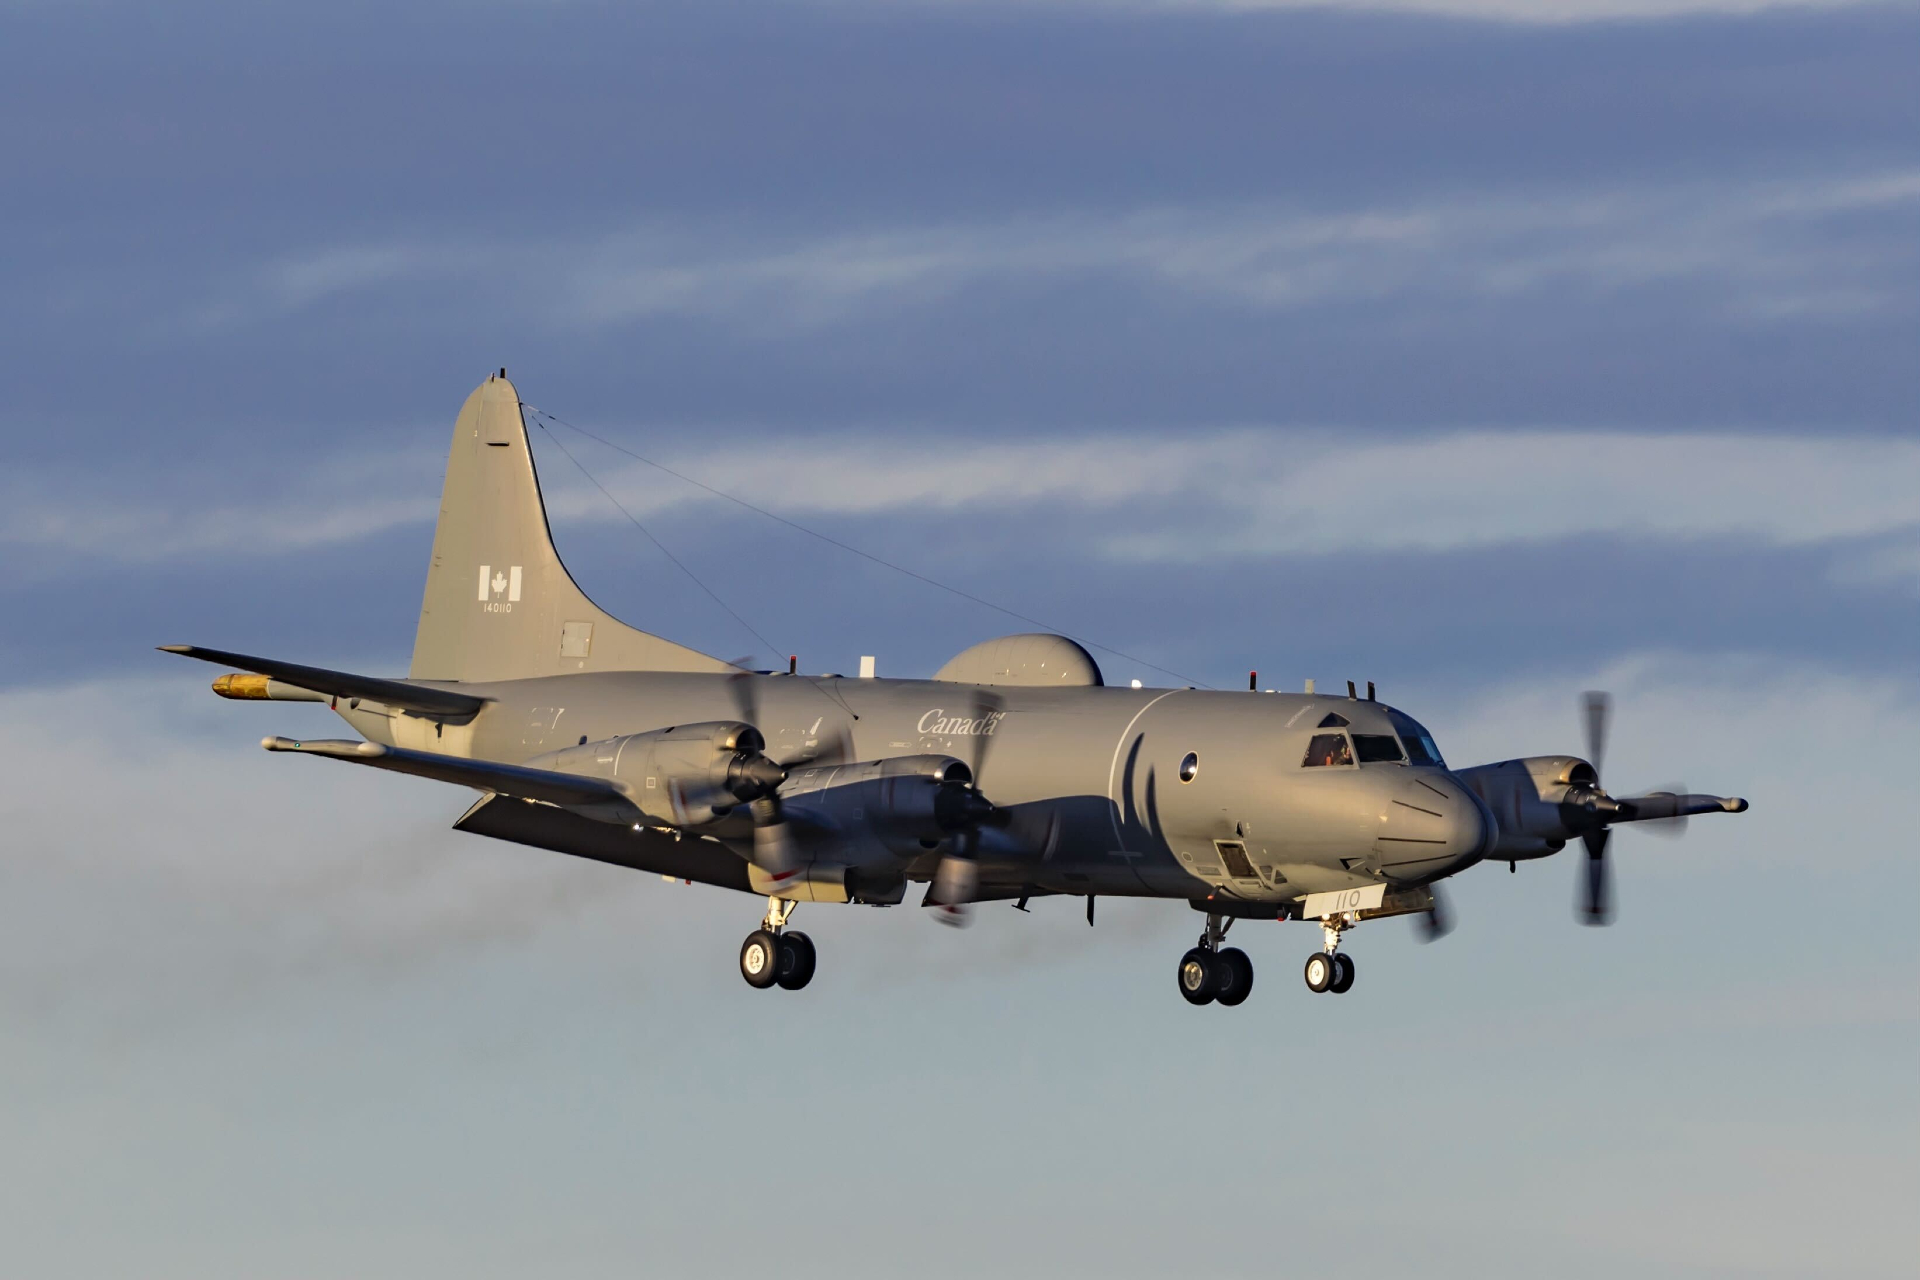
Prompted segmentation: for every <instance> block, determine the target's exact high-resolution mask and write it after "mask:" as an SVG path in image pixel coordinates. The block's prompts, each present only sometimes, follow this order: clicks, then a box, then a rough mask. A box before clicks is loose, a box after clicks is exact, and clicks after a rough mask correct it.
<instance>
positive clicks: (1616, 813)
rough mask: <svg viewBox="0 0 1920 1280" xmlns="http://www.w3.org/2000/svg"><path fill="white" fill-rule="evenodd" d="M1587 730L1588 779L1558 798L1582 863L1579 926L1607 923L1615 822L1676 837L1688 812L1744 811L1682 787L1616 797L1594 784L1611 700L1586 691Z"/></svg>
mask: <svg viewBox="0 0 1920 1280" xmlns="http://www.w3.org/2000/svg"><path fill="white" fill-rule="evenodd" d="M1581 710H1582V712H1583V713H1584V717H1585V720H1586V730H1587V762H1588V763H1589V764H1591V765H1592V766H1593V781H1592V782H1591V783H1585V784H1583V783H1576V784H1575V785H1573V786H1572V787H1570V788H1568V790H1567V794H1566V796H1565V798H1563V799H1562V800H1561V802H1560V809H1561V814H1562V816H1563V818H1564V820H1565V821H1566V824H1567V827H1568V828H1569V829H1570V830H1572V831H1576V832H1578V833H1579V836H1580V843H1581V844H1583V845H1585V846H1586V850H1587V861H1586V868H1585V873H1584V875H1583V876H1582V878H1581V891H1580V902H1579V917H1580V919H1581V921H1582V922H1583V923H1585V924H1591V925H1604V924H1611V923H1612V922H1613V873H1612V870H1611V868H1610V866H1609V864H1608V862H1607V841H1608V838H1609V837H1610V836H1611V834H1612V828H1613V825H1614V824H1615V823H1621V822H1638V823H1645V824H1647V829H1648V830H1650V831H1654V832H1656V833H1657V834H1661V835H1669V836H1674V835H1679V834H1680V833H1681V832H1682V831H1684V830H1685V828H1686V821H1687V815H1688V814H1693V813H1744V812H1745V811H1746V808H1747V802H1746V801H1745V800H1742V799H1740V798H1739V797H1737V796H1706V795H1692V794H1689V793H1688V791H1687V789H1686V787H1684V786H1676V787H1674V788H1672V789H1670V790H1665V791H1653V792H1649V793H1648V794H1646V795H1643V796H1633V797H1631V798H1629V799H1625V800H1616V799H1614V798H1613V797H1612V796H1610V795H1608V794H1607V792H1606V789H1605V788H1604V787H1602V786H1601V785H1600V761H1601V758H1602V757H1603V756H1604V755H1605V754H1606V749H1607V727H1608V722H1609V721H1610V720H1611V719H1612V716H1613V699H1612V697H1610V696H1609V695H1607V694H1605V693H1601V692H1599V691H1597V690H1590V691H1588V692H1587V693H1586V694H1585V695H1583V696H1582V698H1581Z"/></svg>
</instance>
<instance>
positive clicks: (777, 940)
mask: <svg viewBox="0 0 1920 1280" xmlns="http://www.w3.org/2000/svg"><path fill="white" fill-rule="evenodd" d="M794 905H795V904H794V903H792V902H789V901H787V900H786V899H785V898H768V899H767V915H766V919H764V920H762V921H761V922H760V927H759V928H758V929H755V930H754V931H753V932H752V933H750V934H748V935H747V940H746V941H745V942H743V943H741V944H740V976H741V977H743V978H745V979H746V980H747V985H748V986H750V987H758V988H760V989H761V990H765V989H766V988H768V987H775V986H777V987H780V988H782V989H783V990H786V991H798V990H799V989H800V988H802V987H804V986H806V985H807V984H808V983H809V982H811V981H813V967H814V959H815V957H814V950H813V939H811V938H809V937H808V936H807V935H806V934H804V933H801V932H800V931H799V930H797V929H796V930H794V931H793V932H791V933H789V932H787V931H786V926H787V917H789V916H791V915H792V914H793V908H794Z"/></svg>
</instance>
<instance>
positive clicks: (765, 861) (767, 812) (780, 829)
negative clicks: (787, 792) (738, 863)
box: [748, 795, 800, 881]
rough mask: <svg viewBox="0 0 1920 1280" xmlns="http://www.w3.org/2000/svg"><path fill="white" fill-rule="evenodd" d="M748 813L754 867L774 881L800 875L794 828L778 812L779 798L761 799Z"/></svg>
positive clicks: (752, 805)
mask: <svg viewBox="0 0 1920 1280" xmlns="http://www.w3.org/2000/svg"><path fill="white" fill-rule="evenodd" d="M748 812H749V813H751V814H752V815H753V861H754V865H755V866H757V867H759V868H760V869H761V870H762V871H764V872H766V873H767V874H768V875H769V876H771V877H773V878H774V879H775V880H776V881H778V880H785V879H787V878H788V877H790V876H794V875H797V874H799V871H800V850H799V847H798V845H797V844H796V843H795V841H794V838H793V827H792V826H791V825H790V824H789V823H788V822H787V819H786V815H785V814H784V813H782V812H781V809H780V797H779V796H778V795H765V796H761V797H760V798H759V799H758V800H755V801H754V802H753V803H752V804H751V805H749V806H748Z"/></svg>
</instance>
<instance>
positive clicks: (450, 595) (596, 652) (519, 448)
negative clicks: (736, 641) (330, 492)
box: [407, 369, 731, 681]
mask: <svg viewBox="0 0 1920 1280" xmlns="http://www.w3.org/2000/svg"><path fill="white" fill-rule="evenodd" d="M727 670H731V668H730V667H729V666H728V664H727V663H724V662H722V661H720V660H719V659H717V658H710V657H708V656H707V655H706V654H704V653H700V652H698V651H696V650H693V649H688V648H684V647H683V646H681V645H677V644H674V643H672V642H671V641H668V640H662V639H661V638H660V637H659V636H653V635H648V634H647V633H646V632H644V631H636V630H634V629H633V628H632V627H629V626H627V625H626V624H625V623H622V622H619V621H617V620H616V619H614V618H613V617H611V616H609V615H608V614H607V613H606V612H604V611H603V610H602V609H601V608H600V607H599V606H598V605H596V604H594V603H593V601H591V600H589V599H587V597H586V596H585V595H584V594H583V593H582V592H581V590H580V588H579V587H578V586H576V585H575V584H574V581H573V578H572V576H571V575H570V574H568V573H567V569H566V566H565V565H563V564H561V563H560V556H559V554H558V553H557V552H555V551H554V549H553V535H552V533H551V532H550V531H549V530H548V528H547V509H546V505H545V503H543V502H542V501H541V500H540V481H539V478H538V477H537V476H536V475H535V474H534V469H533V452H532V450H531V449H530V448H529V447H528V445H527V427H526V422H525V421H524V420H523V419H522V418H521V416H520V396H519V393H517V392H516V391H515V390H514V389H513V384H512V383H511V382H508V381H507V377H506V370H504V369H503V370H501V371H500V375H499V376H498V377H493V378H488V379H487V380H486V381H485V382H483V383H481V384H480V386H479V387H478V388H477V389H475V391H474V393H473V394H472V395H470V396H468V397H467V403H466V404H465V405H463V406H462V407H461V409H460V417H459V419H458V420H457V421H456V422H455V423H454V424H453V452H452V453H450V454H449V455H448V457H447V483H446V488H445V490H444V491H443V492H442V494H441V497H440V523H439V524H438V526H436V527H435V529H434V531H433V562H432V563H431V564H430V565H428V566H427V590H426V594H425V596H424V597H423V598H422V599H421V601H420V629H419V631H418V632H416V633H415V635H414V640H413V666H412V668H411V669H410V670H409V671H408V673H407V674H408V675H409V677H411V678H412V679H415V680H472V681H485V680H519V679H524V678H526V677H529V676H552V675H562V674H567V673H571V672H576V671H727Z"/></svg>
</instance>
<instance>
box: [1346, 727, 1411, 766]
mask: <svg viewBox="0 0 1920 1280" xmlns="http://www.w3.org/2000/svg"><path fill="white" fill-rule="evenodd" d="M1353 749H1354V751H1355V752H1357V753H1358V754H1359V756H1360V763H1361V764H1400V763H1402V762H1403V761H1405V760H1406V757H1405V756H1403V755H1401V754H1400V740H1399V739H1398V738H1396V737H1394V736H1393V735H1392V734H1390V733H1356V734H1354V735H1353Z"/></svg>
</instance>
